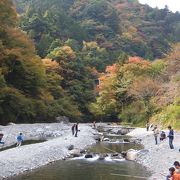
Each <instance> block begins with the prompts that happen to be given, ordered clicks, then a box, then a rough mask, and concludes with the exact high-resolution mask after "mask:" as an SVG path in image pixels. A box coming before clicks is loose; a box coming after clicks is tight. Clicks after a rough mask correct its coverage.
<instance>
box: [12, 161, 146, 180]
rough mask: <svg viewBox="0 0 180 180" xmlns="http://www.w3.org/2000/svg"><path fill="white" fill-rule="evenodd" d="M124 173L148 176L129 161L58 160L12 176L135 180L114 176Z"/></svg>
mask: <svg viewBox="0 0 180 180" xmlns="http://www.w3.org/2000/svg"><path fill="white" fill-rule="evenodd" d="M112 174H126V175H133V176H143V177H148V175H149V174H147V172H146V171H145V169H144V168H143V167H142V166H140V165H138V164H136V163H134V162H129V161H123V162H113V163H112V162H106V161H100V160H99V161H93V162H90V161H85V160H75V161H59V162H56V163H54V164H52V165H50V166H46V167H44V168H41V169H39V170H37V171H35V172H33V173H28V174H26V175H23V176H18V177H16V178H13V180H132V179H134V180H136V178H132V177H121V176H114V175H112Z"/></svg>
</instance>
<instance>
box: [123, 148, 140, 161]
mask: <svg viewBox="0 0 180 180" xmlns="http://www.w3.org/2000/svg"><path fill="white" fill-rule="evenodd" d="M138 153H139V151H137V150H134V149H129V150H128V151H127V153H126V159H127V160H129V161H135V160H136V158H137V155H138Z"/></svg>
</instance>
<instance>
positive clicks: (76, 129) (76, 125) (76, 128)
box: [75, 123, 79, 137]
mask: <svg viewBox="0 0 180 180" xmlns="http://www.w3.org/2000/svg"><path fill="white" fill-rule="evenodd" d="M78 131H79V130H78V123H76V124H75V137H77V133H78Z"/></svg>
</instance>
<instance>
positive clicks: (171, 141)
mask: <svg viewBox="0 0 180 180" xmlns="http://www.w3.org/2000/svg"><path fill="white" fill-rule="evenodd" d="M168 129H169V134H168V136H167V137H168V138H169V147H170V149H174V146H173V140H174V130H173V129H172V127H171V126H168Z"/></svg>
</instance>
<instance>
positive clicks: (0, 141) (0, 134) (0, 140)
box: [0, 133, 4, 144]
mask: <svg viewBox="0 0 180 180" xmlns="http://www.w3.org/2000/svg"><path fill="white" fill-rule="evenodd" d="M3 136H4V134H2V133H0V144H4V142H2V138H3Z"/></svg>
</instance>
